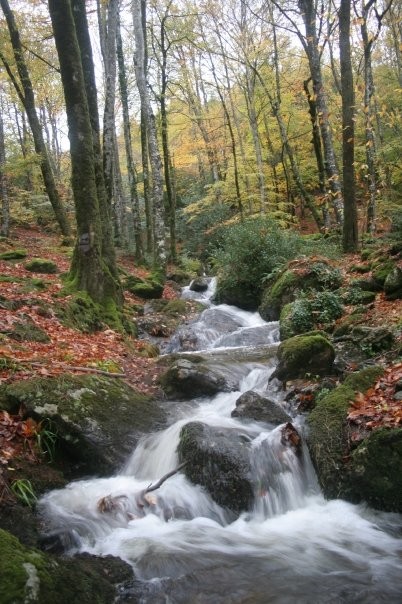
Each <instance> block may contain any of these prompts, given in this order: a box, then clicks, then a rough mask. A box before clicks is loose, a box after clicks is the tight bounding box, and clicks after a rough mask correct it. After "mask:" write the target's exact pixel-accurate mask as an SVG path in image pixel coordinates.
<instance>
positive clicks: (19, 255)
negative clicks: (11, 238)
mask: <svg viewBox="0 0 402 604" xmlns="http://www.w3.org/2000/svg"><path fill="white" fill-rule="evenodd" d="M27 256H28V252H27V251H26V250H9V251H7V252H3V253H2V254H0V260H22V259H23V258H26V257H27Z"/></svg>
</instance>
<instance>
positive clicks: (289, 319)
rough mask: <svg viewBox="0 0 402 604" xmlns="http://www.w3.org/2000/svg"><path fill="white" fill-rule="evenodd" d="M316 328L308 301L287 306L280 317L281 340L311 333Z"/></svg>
mask: <svg viewBox="0 0 402 604" xmlns="http://www.w3.org/2000/svg"><path fill="white" fill-rule="evenodd" d="M313 327H314V321H313V318H312V314H311V306H310V304H309V302H308V301H307V300H306V299H301V300H296V301H295V302H290V303H289V304H285V306H284V307H283V308H282V310H281V314H280V317H279V330H280V338H281V340H282V341H283V340H287V339H288V338H291V337H293V336H295V335H298V334H302V333H304V332H306V331H310V330H311V329H312V328H313Z"/></svg>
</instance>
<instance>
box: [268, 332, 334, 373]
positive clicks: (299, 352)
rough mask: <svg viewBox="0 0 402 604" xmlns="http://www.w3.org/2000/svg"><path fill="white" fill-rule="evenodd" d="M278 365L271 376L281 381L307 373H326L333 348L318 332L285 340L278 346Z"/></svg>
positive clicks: (329, 367)
mask: <svg viewBox="0 0 402 604" xmlns="http://www.w3.org/2000/svg"><path fill="white" fill-rule="evenodd" d="M277 356H278V365H277V367H276V369H275V371H274V373H273V374H272V376H271V379H272V378H277V379H278V380H281V381H283V382H286V381H287V380H292V379H296V378H304V377H306V376H308V375H310V376H315V375H327V374H330V373H331V371H332V367H333V363H334V359H335V350H334V347H333V346H332V344H331V343H330V342H329V341H328V340H327V339H326V338H325V336H324V335H322V334H321V333H319V332H310V333H307V334H304V335H299V336H294V337H292V338H289V339H288V340H285V341H284V342H282V343H281V344H280V345H279V348H278V353H277Z"/></svg>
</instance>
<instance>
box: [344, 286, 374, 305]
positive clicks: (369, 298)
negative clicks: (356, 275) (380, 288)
mask: <svg viewBox="0 0 402 604" xmlns="http://www.w3.org/2000/svg"><path fill="white" fill-rule="evenodd" d="M376 295H377V294H376V292H374V291H366V290H363V289H360V288H359V287H350V288H348V289H347V290H345V291H344V292H343V295H342V300H343V302H344V303H345V304H364V305H366V304H371V303H372V302H374V300H375V298H376Z"/></svg>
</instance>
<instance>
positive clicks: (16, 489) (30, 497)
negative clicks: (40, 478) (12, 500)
mask: <svg viewBox="0 0 402 604" xmlns="http://www.w3.org/2000/svg"><path fill="white" fill-rule="evenodd" d="M10 488H11V491H12V492H13V493H14V495H15V496H16V498H17V499H18V500H19V501H21V503H23V504H24V505H27V506H28V507H30V508H31V507H33V506H34V505H35V503H36V501H37V499H38V498H37V496H36V494H35V491H34V488H33V486H32V483H31V481H30V480H28V479H27V478H19V479H17V480H14V481H13V482H12V483H11V487H10Z"/></svg>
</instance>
